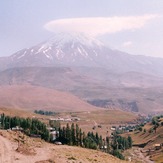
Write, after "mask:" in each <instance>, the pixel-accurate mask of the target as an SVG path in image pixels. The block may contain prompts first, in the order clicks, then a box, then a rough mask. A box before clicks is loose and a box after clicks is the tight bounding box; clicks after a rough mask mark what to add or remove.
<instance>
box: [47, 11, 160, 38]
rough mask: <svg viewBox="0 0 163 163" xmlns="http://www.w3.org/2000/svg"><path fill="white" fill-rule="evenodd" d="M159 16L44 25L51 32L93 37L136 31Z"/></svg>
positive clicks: (84, 20)
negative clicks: (82, 34) (74, 33)
mask: <svg viewBox="0 0 163 163" xmlns="http://www.w3.org/2000/svg"><path fill="white" fill-rule="evenodd" d="M157 17H159V16H158V15H154V14H153V15H143V16H127V17H118V16H115V17H89V18H88V17H85V18H69V19H58V20H53V21H50V22H48V23H46V24H45V25H44V27H45V29H47V30H48V31H51V32H55V33H58V32H77V33H78V32H80V33H84V34H89V35H92V36H98V35H103V34H106V33H108V34H109V33H116V32H120V31H124V30H135V29H140V28H142V27H144V26H145V25H146V24H147V23H148V22H149V21H150V20H152V19H155V18H157Z"/></svg>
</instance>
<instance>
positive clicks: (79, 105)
mask: <svg viewBox="0 0 163 163" xmlns="http://www.w3.org/2000/svg"><path fill="white" fill-rule="evenodd" d="M0 99H1V100H0V106H1V107H9V108H18V109H19V108H20V109H28V110H35V109H42V110H52V111H89V110H90V111H91V110H96V109H97V108H96V107H94V106H92V105H90V104H88V103H86V102H84V101H82V100H80V99H79V98H77V97H76V96H73V95H71V94H69V93H65V92H60V91H55V90H52V89H47V88H43V87H36V86H30V85H12V86H1V87H0Z"/></svg>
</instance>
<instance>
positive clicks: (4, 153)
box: [0, 135, 50, 163]
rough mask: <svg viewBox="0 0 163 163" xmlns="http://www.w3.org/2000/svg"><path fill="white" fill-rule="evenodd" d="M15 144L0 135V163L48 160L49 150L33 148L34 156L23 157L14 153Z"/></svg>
mask: <svg viewBox="0 0 163 163" xmlns="http://www.w3.org/2000/svg"><path fill="white" fill-rule="evenodd" d="M16 148H17V143H16V142H12V141H10V140H8V139H7V138H5V137H3V136H1V135H0V163H15V162H16V163H22V162H23V163H29V162H30V163H35V162H38V161H43V160H48V159H49V157H50V150H49V149H48V148H46V147H43V148H35V151H36V154H35V155H24V154H22V153H19V152H17V151H16Z"/></svg>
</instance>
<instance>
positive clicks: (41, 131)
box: [0, 114, 50, 141]
mask: <svg viewBox="0 0 163 163" xmlns="http://www.w3.org/2000/svg"><path fill="white" fill-rule="evenodd" d="M0 122H1V128H2V129H10V128H14V127H16V126H18V127H19V128H22V129H23V132H24V133H25V134H27V135H29V136H30V135H40V136H41V138H42V139H44V140H46V141H48V140H49V138H50V136H49V131H48V130H47V128H46V125H45V124H44V123H42V122H41V121H39V120H38V119H30V118H20V117H10V116H6V115H5V114H1V117H0Z"/></svg>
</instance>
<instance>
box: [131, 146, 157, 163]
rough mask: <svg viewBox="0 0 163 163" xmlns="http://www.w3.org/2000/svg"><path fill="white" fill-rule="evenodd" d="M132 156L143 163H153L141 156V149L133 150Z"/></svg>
mask: <svg viewBox="0 0 163 163" xmlns="http://www.w3.org/2000/svg"><path fill="white" fill-rule="evenodd" d="M133 155H135V156H136V157H137V158H138V159H140V160H141V161H142V162H143V163H154V162H153V161H151V160H150V159H149V157H146V156H144V155H143V153H142V152H141V149H140V148H135V149H134V153H133Z"/></svg>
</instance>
